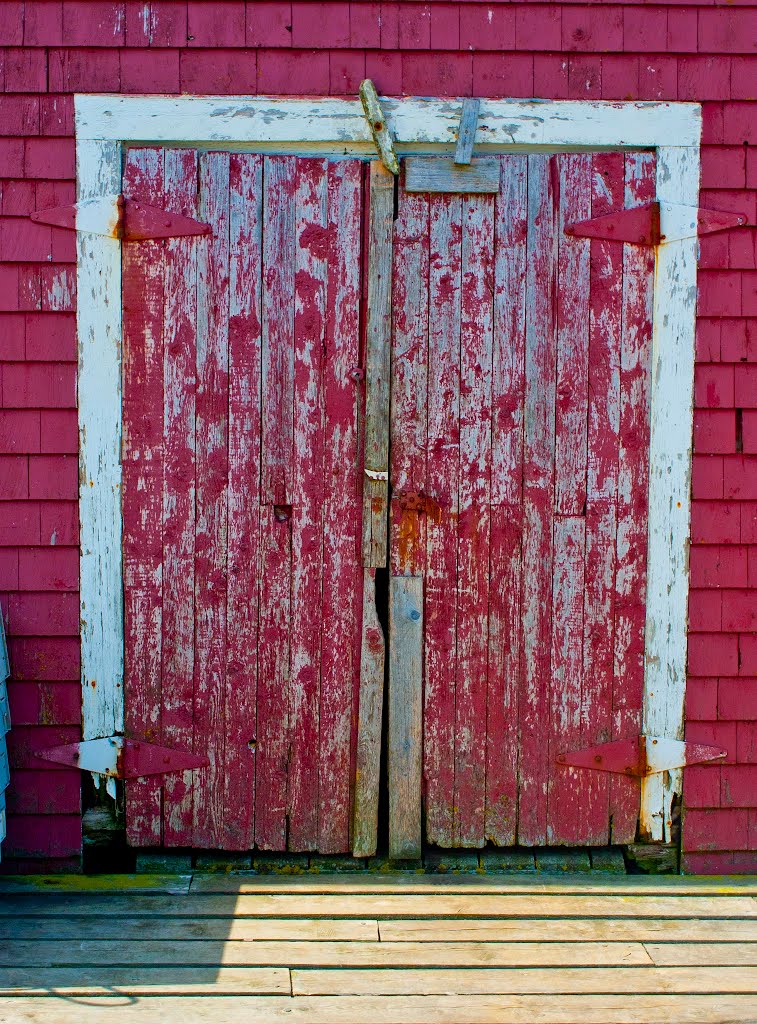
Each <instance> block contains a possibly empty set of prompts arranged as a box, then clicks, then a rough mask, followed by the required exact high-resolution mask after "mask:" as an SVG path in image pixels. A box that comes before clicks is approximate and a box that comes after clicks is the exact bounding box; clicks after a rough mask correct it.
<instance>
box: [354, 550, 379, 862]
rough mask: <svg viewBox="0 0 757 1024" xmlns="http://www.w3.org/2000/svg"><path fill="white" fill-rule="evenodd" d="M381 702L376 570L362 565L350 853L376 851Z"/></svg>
mask: <svg viewBox="0 0 757 1024" xmlns="http://www.w3.org/2000/svg"><path fill="white" fill-rule="evenodd" d="M383 704H384V635H383V633H382V631H381V623H380V622H379V619H378V615H377V614H376V570H375V569H364V570H363V637H362V650H361V655H360V708H359V712H358V725H357V764H356V771H355V816H354V827H353V840H352V854H353V856H354V857H372V856H373V855H374V854H375V852H376V842H377V832H378V803H379V781H380V768H381V716H382V713H383Z"/></svg>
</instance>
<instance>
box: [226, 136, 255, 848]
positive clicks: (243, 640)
mask: <svg viewBox="0 0 757 1024" xmlns="http://www.w3.org/2000/svg"><path fill="white" fill-rule="evenodd" d="M262 179H263V158H262V157H261V156H257V155H253V154H241V153H239V154H237V153H234V154H232V155H231V157H230V158H229V292H230V297H229V484H228V547H227V552H226V561H227V568H228V580H227V588H228V589H227V595H226V600H227V608H226V619H227V624H228V639H227V647H226V685H225V694H224V697H225V719H226V741H225V746H224V815H223V829H222V831H221V832H220V834H219V840H220V841H219V846H221V847H222V848H223V849H230V850H247V849H250V848H251V847H252V845H253V842H254V836H255V826H254V803H255V802H254V792H255V762H256V753H255V745H254V740H255V736H256V729H257V707H256V706H257V684H258V650H259V634H258V616H259V597H260V595H259V587H260V585H259V580H260V549H261V537H260V437H261V423H260V409H261V388H260V380H261V365H260V350H261V277H262V227H263V180H262Z"/></svg>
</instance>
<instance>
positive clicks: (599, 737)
mask: <svg viewBox="0 0 757 1024" xmlns="http://www.w3.org/2000/svg"><path fill="white" fill-rule="evenodd" d="M623 168H624V164H623V154H622V153H597V154H595V155H594V156H593V157H592V199H591V215H592V217H599V216H602V215H604V214H607V213H610V212H612V211H613V210H619V209H622V208H623V201H624V197H623V192H624V169H623ZM622 291H623V246H622V244H620V243H618V242H606V241H600V240H596V239H594V240H592V242H591V300H590V319H589V376H588V382H589V407H588V420H587V478H586V498H587V508H586V570H585V578H586V588H585V589H586V593H585V598H584V688H583V694H584V696H583V702H584V706H585V707H586V708H587V713H586V729H585V731H584V735H583V738H582V744H583V745H584V746H592V745H593V744H596V743H603V742H606V741H607V740H609V739H610V736H611V728H612V725H611V717H612V675H613V650H614V620H615V601H614V591H615V532H616V504H615V503H616V495H617V476H618V428H619V418H620V345H621V327H622ZM586 775H588V776H591V777H590V778H586V779H583V780H581V781H580V782H579V783H578V785H579V786H580V788H581V790H582V792H583V805H584V806H583V813H582V823H583V831H582V833H581V836H582V840H583V841H584V842H587V843H590V844H593V845H596V844H599V843H605V842H607V841H608V837H609V817H608V815H609V789H610V780H609V778H608V777H607V775H605V773H603V772H587V773H586Z"/></svg>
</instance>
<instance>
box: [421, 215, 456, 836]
mask: <svg viewBox="0 0 757 1024" xmlns="http://www.w3.org/2000/svg"><path fill="white" fill-rule="evenodd" d="M429 207H430V224H429V247H430V248H429V285H428V287H429V324H428V393H427V414H426V415H427V434H428V477H427V482H428V491H429V495H430V497H431V498H432V499H433V501H434V503H435V506H434V507H435V508H436V509H438V511H436V512H435V513H434V514H427V515H426V516H425V517H424V518H425V524H426V558H425V561H426V579H425V608H424V615H425V619H424V621H425V636H424V693H423V782H424V806H425V826H426V839H427V840H428V842H431V843H437V844H438V845H439V846H444V847H451V846H452V845H453V841H454V839H453V829H454V804H455V686H456V675H457V670H456V666H457V603H458V602H457V586H456V576H457V522H458V509H459V505H458V476H459V462H460V295H461V286H462V201H461V199H460V197H459V196H436V197H434V198H433V199H432V200H431V202H430V204H429Z"/></svg>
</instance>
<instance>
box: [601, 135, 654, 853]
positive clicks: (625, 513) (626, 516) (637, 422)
mask: <svg viewBox="0 0 757 1024" xmlns="http://www.w3.org/2000/svg"><path fill="white" fill-rule="evenodd" d="M654 196H655V158H654V154H653V153H627V154H626V156H625V206H626V207H627V208H630V207H634V206H638V205H640V204H642V203H647V202H650V201H651V200H653V199H654ZM654 265H655V254H654V250H652V249H647V248H644V247H641V246H632V245H625V246H624V247H623V330H622V342H621V352H620V424H619V435H620V436H619V452H618V458H619V463H618V513H617V539H616V558H617V562H616V575H615V653H614V672H613V697H612V716H613V717H612V739H621V738H623V737H626V736H634V735H636V734H638V733H641V732H642V703H643V694H644V619H645V605H646V558H647V519H648V516H647V512H648V495H649V418H650V368H651V355H652V303H653V286H654ZM638 814H639V785H638V783H637V782H636V781H635V780H632V779H625V778H621V777H617V778H616V777H614V778H612V779H611V780H610V818H611V821H612V837H611V838H612V842H614V843H628V842H633V840H634V839H635V837H636V825H637V821H638Z"/></svg>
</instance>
